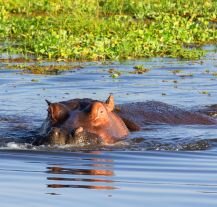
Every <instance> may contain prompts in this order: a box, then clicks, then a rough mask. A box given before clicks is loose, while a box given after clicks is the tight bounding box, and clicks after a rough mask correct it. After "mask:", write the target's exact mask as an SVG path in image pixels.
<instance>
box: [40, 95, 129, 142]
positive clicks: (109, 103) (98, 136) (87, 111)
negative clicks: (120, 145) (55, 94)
mask: <svg viewBox="0 0 217 207" xmlns="http://www.w3.org/2000/svg"><path fill="white" fill-rule="evenodd" d="M113 110H114V98H113V96H112V95H110V96H109V98H108V99H107V100H106V101H105V102H101V101H97V100H92V99H72V100H69V101H63V102H58V103H50V102H48V116H47V118H46V120H45V122H44V124H43V130H44V132H45V134H46V136H45V138H43V139H41V140H40V142H39V144H59V145H64V144H85V145H86V144H100V143H103V144H109V143H114V142H115V141H117V140H120V139H121V138H124V137H125V136H126V135H127V134H128V129H127V127H126V125H125V124H124V122H123V121H122V119H121V118H120V117H119V116H118V115H117V114H115V113H114V112H113Z"/></svg>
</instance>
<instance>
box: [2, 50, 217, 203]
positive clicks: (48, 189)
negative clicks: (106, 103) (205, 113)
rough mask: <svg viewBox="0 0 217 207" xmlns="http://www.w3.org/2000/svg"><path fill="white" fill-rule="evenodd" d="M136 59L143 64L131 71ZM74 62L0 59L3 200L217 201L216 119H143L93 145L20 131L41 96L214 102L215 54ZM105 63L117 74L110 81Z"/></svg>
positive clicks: (39, 111)
mask: <svg viewBox="0 0 217 207" xmlns="http://www.w3.org/2000/svg"><path fill="white" fill-rule="evenodd" d="M10 64H11V65H12V64H14V63H10ZM44 64H53V63H44ZM138 64H143V65H144V66H145V67H147V68H150V69H151V70H150V71H149V72H148V73H145V74H142V75H134V74H129V72H130V71H133V66H135V65H138ZM82 65H83V66H84V68H83V69H81V70H75V71H69V72H64V73H62V74H59V75H33V74H26V73H22V72H20V71H17V70H8V69H7V68H6V63H4V62H2V63H0V68H1V70H0V89H1V90H0V102H1V108H0V148H1V150H0V184H1V190H0V198H1V206H4V207H7V206H10V207H11V206H69V205H76V206H87V205H88V206H102V205H103V206H111V205H114V206H134V205H135V206H175V207H176V206H216V205H217V198H216V195H217V194H216V193H217V176H216V175H217V162H216V160H217V127H216V126H202V125H194V126H187V125H179V126H170V125H148V126H146V127H145V129H144V131H141V132H136V133H132V134H131V135H130V136H129V138H128V140H126V141H124V142H120V143H117V144H115V145H113V146H103V147H100V148H97V147H96V148H91V149H87V148H82V147H76V146H65V147H47V146H41V147H33V146H32V145H31V144H28V143H26V142H25V139H24V138H25V137H26V136H27V135H32V134H34V133H33V132H34V130H35V129H37V128H38V127H39V126H40V124H41V123H42V120H43V119H44V118H45V116H46V108H47V106H46V103H45V101H44V99H48V100H50V101H60V100H67V99H72V98H79V97H80V98H84V97H89V98H93V99H100V100H105V99H106V98H107V96H108V95H109V93H111V92H112V93H113V94H114V96H115V99H116V103H128V102H135V101H146V100H157V101H162V102H165V103H169V104H173V105H176V106H180V107H182V108H186V109H196V108H198V107H199V106H205V105H211V104H216V103H217V76H216V72H217V54H216V53H214V52H212V51H210V52H209V53H208V55H207V56H206V57H205V58H204V59H203V60H202V61H180V60H175V59H165V58H164V59H157V58H155V59H147V60H139V61H127V62H123V63H111V64H107V65H104V64H99V63H85V64H84V63H83V64H82ZM110 68H115V69H117V70H120V71H122V72H123V73H122V74H121V76H120V77H119V78H117V79H113V78H111V77H110V74H109V73H108V70H109V69H110ZM174 71H178V72H177V73H176V74H175V73H174Z"/></svg>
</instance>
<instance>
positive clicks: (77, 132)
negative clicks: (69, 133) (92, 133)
mask: <svg viewBox="0 0 217 207" xmlns="http://www.w3.org/2000/svg"><path fill="white" fill-rule="evenodd" d="M83 131H84V129H83V127H78V128H77V129H76V130H75V134H79V133H81V132H83Z"/></svg>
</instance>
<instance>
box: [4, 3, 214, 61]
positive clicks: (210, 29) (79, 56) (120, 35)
mask: <svg viewBox="0 0 217 207" xmlns="http://www.w3.org/2000/svg"><path fill="white" fill-rule="evenodd" d="M216 15H217V1H216V0H180V1H175V0H74V1H73V0H0V50H1V53H8V54H21V55H24V56H26V57H27V56H29V55H33V56H34V57H36V58H37V59H46V58H49V59H70V60H79V61H84V60H107V59H111V60H118V59H132V58H139V57H154V56H167V57H180V58H189V59H196V58H200V57H201V56H202V55H203V54H204V51H203V50H201V49H200V48H199V47H198V46H201V45H203V44H207V43H216V42H217V29H216V28H217V16H216Z"/></svg>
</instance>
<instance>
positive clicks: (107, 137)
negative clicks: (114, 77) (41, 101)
mask: <svg viewBox="0 0 217 207" xmlns="http://www.w3.org/2000/svg"><path fill="white" fill-rule="evenodd" d="M47 103H48V115H47V118H46V120H45V121H44V123H43V125H42V134H43V136H42V137H40V138H36V140H35V141H34V142H33V144H35V145H41V144H50V145H65V144H78V145H79V144H85V145H97V144H112V143H115V142H117V141H119V140H122V139H124V138H125V137H126V136H127V135H128V134H129V132H130V131H138V130H141V129H142V127H144V126H145V125H147V124H161V123H162V124H173V125H175V124H205V125H213V124H217V120H216V119H214V118H212V117H210V116H208V115H205V114H203V113H199V112H192V111H187V110H184V109H180V108H178V107H175V106H172V105H168V104H165V103H162V102H157V101H148V102H137V103H128V104H122V105H117V106H115V104H114V97H113V96H112V95H110V96H109V97H108V99H107V100H106V101H105V102H102V101H98V100H92V99H87V98H84V99H72V100H69V101H62V102H58V103H50V102H49V101H47Z"/></svg>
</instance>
